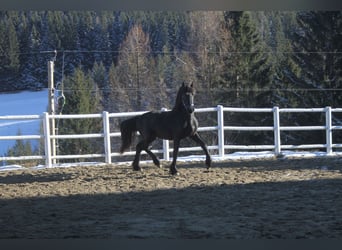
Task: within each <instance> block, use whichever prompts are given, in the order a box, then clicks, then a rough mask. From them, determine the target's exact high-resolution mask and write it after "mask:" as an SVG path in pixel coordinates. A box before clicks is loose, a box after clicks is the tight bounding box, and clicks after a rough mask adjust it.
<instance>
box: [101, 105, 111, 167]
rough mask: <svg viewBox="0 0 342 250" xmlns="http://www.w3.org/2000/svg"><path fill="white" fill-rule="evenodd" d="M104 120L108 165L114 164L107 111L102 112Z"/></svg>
mask: <svg viewBox="0 0 342 250" xmlns="http://www.w3.org/2000/svg"><path fill="white" fill-rule="evenodd" d="M102 118H103V137H104V148H105V161H106V163H108V164H111V163H112V157H111V154H112V152H111V143H110V126H109V113H108V112H107V111H103V112H102Z"/></svg>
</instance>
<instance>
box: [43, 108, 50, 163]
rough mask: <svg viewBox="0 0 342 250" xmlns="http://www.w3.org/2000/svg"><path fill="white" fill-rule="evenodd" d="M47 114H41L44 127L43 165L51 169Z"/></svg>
mask: <svg viewBox="0 0 342 250" xmlns="http://www.w3.org/2000/svg"><path fill="white" fill-rule="evenodd" d="M49 119H50V118H49V113H47V112H44V114H43V126H44V148H45V165H46V167H48V168H49V167H52V159H51V140H50V121H49Z"/></svg>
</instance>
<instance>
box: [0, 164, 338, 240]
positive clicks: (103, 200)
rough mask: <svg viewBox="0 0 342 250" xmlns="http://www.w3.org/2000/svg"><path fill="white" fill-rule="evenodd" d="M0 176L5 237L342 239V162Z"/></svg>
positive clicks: (54, 170)
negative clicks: (170, 171)
mask: <svg viewBox="0 0 342 250" xmlns="http://www.w3.org/2000/svg"><path fill="white" fill-rule="evenodd" d="M142 167H143V171H142V172H134V171H132V169H131V167H130V166H129V165H116V164H113V165H106V166H93V167H70V168H50V169H43V170H16V171H2V172H0V238H57V239H63V238H114V239H116V238H221V239H222V238H228V239H265V238H267V239H268V238H285V239H295V238H315V239H317V238H339V239H341V238H342V159H341V158H310V159H282V160H281V159H273V160H253V161H251V160H249V161H247V160H244V161H227V162H221V163H214V164H213V168H212V169H211V170H210V171H209V172H208V171H206V169H205V167H204V164H203V163H202V162H198V163H191V164H180V165H179V166H178V169H179V171H180V173H181V174H180V175H179V176H175V177H172V176H170V175H169V174H168V168H167V167H166V166H165V167H163V168H156V167H155V166H153V165H152V164H145V165H142Z"/></svg>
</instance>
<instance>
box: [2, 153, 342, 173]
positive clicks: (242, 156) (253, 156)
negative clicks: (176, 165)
mask: <svg viewBox="0 0 342 250" xmlns="http://www.w3.org/2000/svg"><path fill="white" fill-rule="evenodd" d="M329 156H330V155H329ZM331 156H342V153H337V152H336V153H333V154H332V155H331ZM314 157H327V154H326V153H324V152H309V151H283V152H282V155H281V159H295V158H301V159H302V158H314ZM274 158H275V155H274V153H273V152H272V151H261V152H235V153H232V154H227V155H225V156H224V157H219V156H215V155H214V156H212V160H213V161H214V162H219V161H236V160H240V161H244V160H245V161H248V160H265V159H274ZM204 160H205V155H190V156H184V157H178V159H177V161H178V162H198V161H204ZM141 163H142V164H146V163H149V164H150V163H152V161H141ZM113 164H116V163H113ZM118 164H127V165H131V161H129V162H118ZM104 165H107V163H103V162H79V163H63V164H54V165H53V166H52V167H51V168H68V167H75V166H84V167H86V166H91V167H96V166H104ZM46 168H48V167H46V166H45V165H38V166H35V167H30V168H25V167H22V166H20V165H7V166H0V171H14V170H25V169H30V170H41V169H46ZM326 169H328V166H323V167H322V170H326Z"/></svg>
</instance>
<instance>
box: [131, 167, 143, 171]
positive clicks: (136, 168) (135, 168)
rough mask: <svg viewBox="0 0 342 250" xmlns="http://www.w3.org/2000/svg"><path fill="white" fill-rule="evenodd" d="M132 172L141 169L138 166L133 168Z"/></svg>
mask: <svg viewBox="0 0 342 250" xmlns="http://www.w3.org/2000/svg"><path fill="white" fill-rule="evenodd" d="M133 170H134V171H142V168H141V167H139V166H137V167H133Z"/></svg>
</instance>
